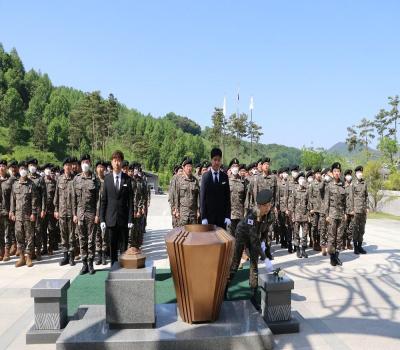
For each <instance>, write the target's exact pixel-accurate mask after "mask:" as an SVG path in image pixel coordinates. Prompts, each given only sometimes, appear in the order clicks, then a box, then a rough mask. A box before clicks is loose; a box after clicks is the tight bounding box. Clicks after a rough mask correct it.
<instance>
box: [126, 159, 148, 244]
mask: <svg viewBox="0 0 400 350" xmlns="http://www.w3.org/2000/svg"><path fill="white" fill-rule="evenodd" d="M131 167H132V168H133V178H132V192H133V196H132V197H133V199H132V200H133V216H134V217H133V228H132V229H131V230H130V232H129V240H128V246H129V247H134V248H137V249H140V248H141V246H142V244H143V233H144V231H143V219H144V213H145V203H146V195H147V191H146V189H145V184H144V182H143V179H142V177H141V176H140V174H139V173H140V164H139V163H135V162H133V163H132V164H131Z"/></svg>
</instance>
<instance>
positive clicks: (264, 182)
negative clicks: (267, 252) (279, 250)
mask: <svg viewBox="0 0 400 350" xmlns="http://www.w3.org/2000/svg"><path fill="white" fill-rule="evenodd" d="M276 188H277V181H276V176H275V175H273V174H271V173H269V174H268V175H265V174H264V173H263V174H260V175H257V177H256V178H255V179H254V180H253V181H252V182H251V183H250V187H249V189H248V191H247V197H248V199H247V201H248V203H250V207H253V208H254V207H255V206H256V203H255V199H256V198H257V194H258V192H260V191H261V190H265V189H268V190H270V191H271V192H272V201H271V204H272V209H271V211H270V212H269V213H268V223H269V226H266V227H265V230H264V231H263V232H262V233H261V241H266V243H267V244H268V245H270V243H271V239H272V232H273V223H274V220H275V218H274V211H273V208H274V207H275V198H276V192H277V190H276Z"/></svg>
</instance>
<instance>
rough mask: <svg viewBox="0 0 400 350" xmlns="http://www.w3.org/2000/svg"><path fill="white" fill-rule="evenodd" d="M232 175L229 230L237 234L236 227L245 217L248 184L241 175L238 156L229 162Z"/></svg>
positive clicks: (230, 180) (232, 233) (230, 181)
mask: <svg viewBox="0 0 400 350" xmlns="http://www.w3.org/2000/svg"><path fill="white" fill-rule="evenodd" d="M229 169H230V170H231V176H229V188H230V190H231V225H230V226H229V228H228V230H229V233H230V234H231V235H232V236H235V232H236V227H237V225H238V223H239V221H240V220H242V219H243V217H244V201H245V199H246V184H245V181H244V180H243V178H242V177H241V176H240V175H239V169H240V164H239V160H238V159H237V158H233V159H232V160H231V162H230V163H229Z"/></svg>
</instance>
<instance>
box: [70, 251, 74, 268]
mask: <svg viewBox="0 0 400 350" xmlns="http://www.w3.org/2000/svg"><path fill="white" fill-rule="evenodd" d="M69 265H70V266H74V265H75V260H74V252H73V251H72V252H69Z"/></svg>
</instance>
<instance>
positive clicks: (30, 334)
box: [25, 325, 62, 344]
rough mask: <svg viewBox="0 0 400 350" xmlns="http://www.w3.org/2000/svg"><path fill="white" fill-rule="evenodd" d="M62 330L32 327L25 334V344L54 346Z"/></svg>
mask: <svg viewBox="0 0 400 350" xmlns="http://www.w3.org/2000/svg"><path fill="white" fill-rule="evenodd" d="M61 333H62V329H48V330H42V329H36V326H35V325H33V326H32V327H31V328H29V330H28V331H27V332H26V338H25V341H26V344H54V343H55V342H56V341H57V339H58V337H59V336H60V335H61Z"/></svg>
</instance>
